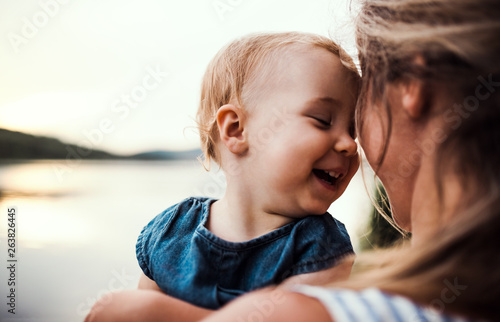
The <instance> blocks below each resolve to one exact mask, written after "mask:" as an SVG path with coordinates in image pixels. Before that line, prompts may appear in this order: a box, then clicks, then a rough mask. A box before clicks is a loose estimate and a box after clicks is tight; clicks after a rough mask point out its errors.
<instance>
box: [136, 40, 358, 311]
mask: <svg viewBox="0 0 500 322" xmlns="http://www.w3.org/2000/svg"><path fill="white" fill-rule="evenodd" d="M358 81H359V76H358V74H357V71H356V68H355V66H354V64H353V62H352V60H351V59H350V58H349V57H348V56H347V55H346V54H345V53H344V51H343V50H342V49H341V48H339V47H338V46H337V45H336V44H335V43H334V42H332V41H331V40H329V39H327V38H325V37H321V36H317V35H312V34H305V33H276V34H256V35H250V36H246V37H243V38H241V39H238V40H236V41H233V42H231V43H230V44H229V45H227V46H226V47H224V48H223V49H222V50H221V51H219V53H218V54H217V55H216V56H215V58H214V59H213V60H212V61H211V63H210V64H209V66H208V69H207V71H206V73H205V76H204V78H203V82H202V92H201V102H200V107H199V110H198V115H197V121H198V124H199V129H200V136H201V143H202V149H203V152H204V156H205V165H206V166H209V165H210V162H211V161H212V162H215V163H217V164H218V165H219V166H220V167H221V168H222V170H223V171H224V174H225V177H226V180H227V188H226V192H225V195H224V197H222V198H221V199H219V200H215V199H211V198H201V197H196V198H194V197H192V198H187V199H185V200H184V201H182V202H180V203H178V204H176V205H174V206H172V207H170V208H168V209H167V210H165V211H164V212H162V213H161V214H159V215H158V216H157V217H155V218H154V219H153V220H152V221H151V222H150V223H149V224H148V225H147V226H146V227H144V229H143V231H142V232H141V234H140V236H139V238H138V241H137V258H138V261H139V264H140V267H141V268H142V270H143V272H144V276H142V277H141V281H140V284H139V288H153V289H160V290H162V291H163V292H165V293H166V294H168V295H171V296H173V297H176V298H178V299H181V300H184V301H187V302H189V303H191V304H194V305H197V306H199V307H203V308H208V309H217V308H219V307H221V306H222V305H224V304H225V303H227V302H228V301H230V300H232V299H233V298H235V297H237V296H238V295H240V294H243V293H245V292H248V291H252V290H255V289H258V288H262V287H265V286H268V285H274V284H280V283H282V282H285V283H299V282H300V283H308V284H321V283H323V282H327V281H328V282H329V281H332V280H335V279H345V278H347V276H348V275H349V272H350V269H351V264H352V262H350V261H349V262H346V263H342V264H341V260H342V259H343V258H344V257H345V256H347V255H351V254H352V253H353V249H352V246H351V242H350V239H349V236H348V234H347V231H346V229H345V227H344V225H343V224H342V223H340V222H339V221H337V220H336V219H334V218H333V217H332V216H331V215H330V214H329V213H327V212H326V211H327V209H328V207H329V206H330V205H331V203H332V202H333V201H334V200H336V199H337V198H338V197H340V195H341V194H342V193H343V192H344V190H345V188H346V187H347V185H348V183H349V181H350V180H351V178H352V176H353V175H354V173H355V172H356V171H357V168H358V166H359V160H358V155H357V145H356V143H355V141H354V139H355V137H354V107H355V103H356V98H357V91H358Z"/></svg>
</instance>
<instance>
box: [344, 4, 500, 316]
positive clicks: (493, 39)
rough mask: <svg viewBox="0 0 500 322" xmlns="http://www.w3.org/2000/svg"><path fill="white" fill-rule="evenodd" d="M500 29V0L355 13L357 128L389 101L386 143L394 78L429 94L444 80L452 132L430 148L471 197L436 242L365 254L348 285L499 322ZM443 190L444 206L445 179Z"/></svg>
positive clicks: (366, 8) (365, 7)
mask: <svg viewBox="0 0 500 322" xmlns="http://www.w3.org/2000/svg"><path fill="white" fill-rule="evenodd" d="M499 35H500V1H498V0H365V1H362V8H361V10H360V13H359V14H358V17H357V19H356V40H357V47H358V50H359V57H360V67H361V71H362V77H363V81H362V88H361V94H360V99H359V102H358V106H357V110H356V113H357V123H358V125H357V126H358V131H359V130H363V128H364V127H363V124H362V120H363V118H362V117H361V116H362V115H363V113H364V109H365V108H366V106H369V105H373V104H374V103H377V104H380V105H381V106H384V107H385V112H384V114H385V115H386V117H387V118H388V119H389V126H388V129H387V131H386V133H385V140H386V144H385V148H387V142H388V140H389V138H390V136H391V126H390V124H391V118H390V117H391V114H390V112H389V104H388V101H387V97H386V85H387V84H390V83H391V82H395V81H404V80H408V79H419V80H421V81H422V82H424V84H425V87H426V91H427V94H428V98H429V97H432V95H433V90H435V89H436V88H437V85H440V86H439V88H440V89H443V87H444V88H445V89H446V91H447V93H448V94H449V98H450V99H452V100H453V102H452V106H450V107H449V108H448V109H447V110H444V112H443V121H444V123H445V124H446V125H447V126H448V129H447V132H446V135H445V138H444V141H443V142H441V143H440V142H434V143H435V150H434V151H435V152H431V153H436V156H437V158H436V160H437V161H436V164H435V168H436V173H438V174H444V173H449V171H453V172H454V174H456V176H457V177H459V178H460V180H461V182H460V183H461V185H462V187H463V188H464V190H465V191H467V194H464V196H463V197H464V198H462V202H461V204H460V205H459V206H458V207H457V209H456V215H455V216H454V218H453V220H451V222H450V223H448V224H447V225H446V227H443V228H442V229H440V231H439V232H438V233H437V235H436V236H435V237H434V238H433V239H432V240H428V242H424V243H422V244H419V245H418V246H417V247H413V248H411V249H408V248H407V247H408V246H402V247H401V248H394V249H391V250H388V251H378V252H374V253H373V254H366V255H365V256H363V255H361V256H360V258H359V259H358V263H359V266H358V268H361V270H360V271H361V272H358V273H355V274H354V275H353V277H352V279H351V280H350V281H347V282H345V283H343V284H342V285H343V286H346V287H351V288H356V289H361V288H366V287H370V286H374V287H378V288H380V289H382V290H384V291H387V292H390V293H395V294H400V295H403V296H407V297H409V298H411V299H413V300H415V301H417V302H418V303H421V304H422V305H430V306H433V307H435V308H436V309H439V310H444V311H445V312H447V313H450V314H459V315H464V316H466V317H469V318H485V319H491V320H496V321H499V320H500V308H499V298H500V256H499V249H500V126H499V124H500V94H499V93H498V90H499V89H500V38H499ZM418 59H421V60H423V61H424V64H422V63H419V62H418ZM435 85H436V86H435ZM444 108H446V107H444ZM385 153H386V150H385V149H384V151H382V153H381V155H380V158H379V162H380V163H381V162H383V159H384V156H385ZM375 171H377V169H375ZM436 186H437V187H438V191H439V197H440V200H441V202H442V200H443V194H442V192H443V189H444V188H445V186H446V182H445V179H444V176H443V175H441V176H438V177H437V178H436Z"/></svg>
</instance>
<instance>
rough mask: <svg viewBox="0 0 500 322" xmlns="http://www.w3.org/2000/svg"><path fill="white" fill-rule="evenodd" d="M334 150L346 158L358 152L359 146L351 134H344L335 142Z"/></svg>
mask: <svg viewBox="0 0 500 322" xmlns="http://www.w3.org/2000/svg"><path fill="white" fill-rule="evenodd" d="M333 149H334V150H335V151H336V152H338V153H342V154H344V155H345V156H346V157H352V156H354V155H356V153H357V152H358V145H357V144H356V141H354V139H353V138H352V137H351V136H350V135H349V134H344V135H342V136H340V137H339V138H338V139H337V140H336V141H335V143H334V146H333Z"/></svg>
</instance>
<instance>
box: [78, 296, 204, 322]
mask: <svg viewBox="0 0 500 322" xmlns="http://www.w3.org/2000/svg"><path fill="white" fill-rule="evenodd" d="M211 312H213V311H211V310H207V309H203V308H200V307H197V306H194V305H192V304H189V303H187V302H184V301H181V300H178V299H176V298H173V297H171V296H168V295H165V294H164V293H161V292H158V291H153V290H127V291H122V292H117V293H112V294H109V295H108V296H104V297H103V298H101V299H100V300H99V301H97V303H96V304H95V305H94V306H93V307H92V310H91V311H90V313H89V314H88V315H87V317H86V318H85V322H107V321H120V322H139V321H141V322H142V321H148V322H161V321H169V322H187V321H199V320H201V319H203V318H204V317H206V316H208V314H210V313H211Z"/></svg>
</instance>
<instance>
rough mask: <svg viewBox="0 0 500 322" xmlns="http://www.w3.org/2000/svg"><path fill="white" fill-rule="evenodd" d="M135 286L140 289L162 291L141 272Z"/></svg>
mask: <svg viewBox="0 0 500 322" xmlns="http://www.w3.org/2000/svg"><path fill="white" fill-rule="evenodd" d="M137 288H138V289H140V290H153V291H160V292H163V291H162V290H161V288H160V287H159V286H158V284H156V282H155V281H153V280H152V279H150V278H149V277H147V276H146V275H144V273H142V274H141V278H140V279H139V285H138V286H137Z"/></svg>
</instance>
